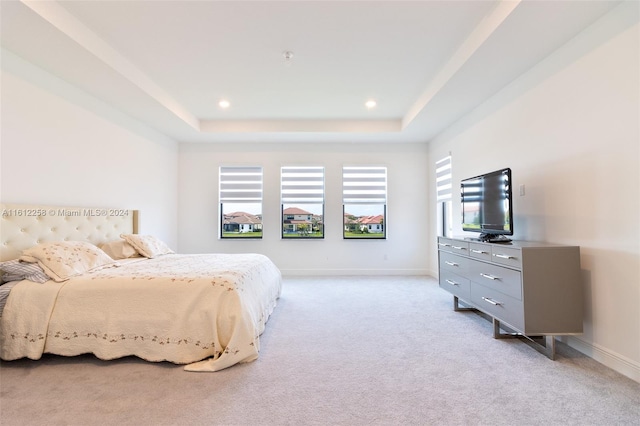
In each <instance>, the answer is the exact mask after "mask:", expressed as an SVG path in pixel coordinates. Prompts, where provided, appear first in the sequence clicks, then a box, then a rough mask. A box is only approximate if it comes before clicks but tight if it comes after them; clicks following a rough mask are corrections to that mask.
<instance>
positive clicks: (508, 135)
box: [429, 2, 640, 381]
mask: <svg viewBox="0 0 640 426" xmlns="http://www.w3.org/2000/svg"><path fill="white" fill-rule="evenodd" d="M638 63H639V31H638V3H637V2H628V3H627V4H623V5H622V6H620V7H618V8H616V9H614V10H613V11H612V12H611V13H610V14H608V15H607V16H605V17H604V18H603V19H601V20H600V21H598V22H596V23H595V24H594V25H593V26H592V27H590V28H589V29H587V30H586V31H585V32H583V33H582V34H580V35H579V36H578V37H576V38H575V39H574V40H572V41H571V42H569V43H568V44H567V45H565V46H564V47H562V48H561V49H559V50H558V51H556V52H555V53H554V54H552V55H551V56H550V57H548V58H547V59H546V60H544V61H543V62H541V63H540V64H538V65H537V66H536V67H535V68H533V69H531V70H530V71H529V72H527V73H526V74H525V75H523V76H522V77H520V78H519V79H517V80H516V81H514V82H513V83H512V84H511V85H509V86H508V87H507V88H505V89H504V90H502V91H501V92H499V93H498V94H496V95H495V96H494V97H493V98H492V99H490V100H489V101H487V102H486V103H484V104H483V105H481V106H480V107H478V108H477V109H476V110H475V111H473V112H472V113H471V114H469V115H468V116H467V117H465V118H464V119H463V120H461V121H459V122H458V123H457V124H455V125H454V126H452V127H451V128H450V129H448V130H447V131H446V132H445V133H443V134H441V135H440V136H439V137H437V138H436V140H434V141H432V142H431V144H430V148H429V154H430V155H429V156H430V158H431V159H434V160H435V159H438V158H441V157H443V156H445V155H446V154H447V153H448V152H451V153H452V161H453V179H454V185H458V184H459V181H460V180H461V179H463V178H466V177H471V176H474V175H477V174H480V173H483V172H488V171H492V170H495V169H498V168H501V167H511V168H512V170H513V184H514V186H513V187H514V195H515V205H514V213H515V217H514V227H515V237H516V238H517V239H525V240H536V241H550V242H555V243H561V244H571V245H579V246H580V247H581V264H582V276H583V279H584V289H585V300H584V306H585V318H584V334H583V335H581V336H579V337H577V338H570V339H568V340H569V343H570V344H571V345H573V346H574V347H576V348H578V349H580V350H581V351H583V352H585V353H587V354H588V355H591V356H593V357H594V358H596V359H598V360H600V361H601V362H603V363H605V364H607V365H610V366H612V367H613V368H615V369H617V370H618V371H621V372H623V373H624V374H627V375H629V376H630V377H633V378H634V379H635V380H638V381H640V260H639V259H640V248H639V245H640V216H639V212H640V206H639V198H640V174H639V172H638V169H639V159H640V152H639V145H640V132H639V129H640V121H639V120H640V107H639V104H640V100H639V94H640V86H639V75H640V68H639V65H638ZM431 179H434V176H431ZM520 185H525V195H524V196H519V195H518V193H519V186H520ZM431 202H432V203H433V202H434V200H433V196H431ZM430 211H432V209H430ZM453 214H454V218H458V217H460V205H459V203H456V202H454V213H453ZM432 217H435V216H432ZM454 234H457V235H462V234H463V233H462V231H461V227H460V224H459V223H457V221H456V223H455V228H454ZM434 235H435V229H434V228H433V226H432V229H431V236H432V238H431V241H432V243H433V241H434V238H435V237H434ZM434 247H435V244H431V245H430V247H429V248H430V249H432V251H431V253H430V256H429V259H430V268H432V269H435V268H436V254H435V252H434V250H433V248H434Z"/></svg>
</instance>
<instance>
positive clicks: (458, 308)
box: [453, 296, 476, 312]
mask: <svg viewBox="0 0 640 426" xmlns="http://www.w3.org/2000/svg"><path fill="white" fill-rule="evenodd" d="M453 310H454V311H456V312H459V311H475V310H476V309H475V308H467V307H462V306H460V302H459V300H458V296H453Z"/></svg>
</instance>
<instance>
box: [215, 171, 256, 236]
mask: <svg viewBox="0 0 640 426" xmlns="http://www.w3.org/2000/svg"><path fill="white" fill-rule="evenodd" d="M219 198H220V238H262V167H259V166H255V167H252V166H241V167H227V166H224V167H220V195H219Z"/></svg>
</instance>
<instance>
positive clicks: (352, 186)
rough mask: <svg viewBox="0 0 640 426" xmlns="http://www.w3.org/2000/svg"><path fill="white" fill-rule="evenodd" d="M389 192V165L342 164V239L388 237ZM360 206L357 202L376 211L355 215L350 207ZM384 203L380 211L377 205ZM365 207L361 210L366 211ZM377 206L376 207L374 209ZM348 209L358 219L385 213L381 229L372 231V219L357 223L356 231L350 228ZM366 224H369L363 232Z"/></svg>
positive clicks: (380, 238) (378, 238) (377, 238)
mask: <svg viewBox="0 0 640 426" xmlns="http://www.w3.org/2000/svg"><path fill="white" fill-rule="evenodd" d="M387 196H388V168H387V167H386V166H374V165H356V166H343V167H342V239H343V240H386V239H387V229H388V215H387ZM350 206H351V207H352V208H351V209H352V210H353V209H357V208H356V206H360V207H363V208H364V209H370V210H371V213H377V214H375V215H366V214H360V215H353V214H352V213H353V212H349V211H348V210H349V209H350ZM375 206H381V207H380V208H381V209H382V212H381V214H380V212H378V211H377V207H375ZM364 209H362V210H361V211H364ZM373 210H376V211H373ZM347 213H351V216H353V217H357V218H358V221H362V220H363V218H364V220H366V218H369V217H372V218H374V219H375V218H376V217H377V216H382V218H381V221H380V222H379V224H380V225H381V227H382V230H381V232H369V226H368V225H369V224H370V223H364V224H363V223H362V222H360V224H359V225H358V227H359V228H360V229H359V230H358V231H357V233H354V231H352V230H351V228H352V226H351V224H347ZM364 226H366V227H367V230H366V232H364V231H365V230H364Z"/></svg>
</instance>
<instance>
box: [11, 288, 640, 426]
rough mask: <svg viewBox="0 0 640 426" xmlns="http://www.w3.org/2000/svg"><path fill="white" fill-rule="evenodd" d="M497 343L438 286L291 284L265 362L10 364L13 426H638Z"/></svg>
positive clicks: (581, 370)
mask: <svg viewBox="0 0 640 426" xmlns="http://www.w3.org/2000/svg"><path fill="white" fill-rule="evenodd" d="M557 350H558V356H557V360H556V361H551V360H549V359H548V358H546V357H545V356H544V355H542V354H540V353H538V352H536V351H535V350H533V349H532V348H531V347H529V346H528V345H526V344H524V343H523V342H521V341H519V340H517V339H513V340H511V339H507V340H503V339H501V340H496V339H493V337H492V326H491V323H490V322H488V321H487V320H486V319H485V318H483V317H481V316H480V315H478V314H476V313H473V312H454V311H453V310H452V297H451V295H449V294H448V293H446V292H445V291H443V290H441V289H440V288H439V287H438V284H437V282H436V281H435V280H434V279H432V278H428V277H326V278H325V277H323V278H308V277H301V278H285V280H284V289H283V294H282V297H281V299H280V300H279V303H278V306H277V307H276V310H275V311H274V313H273V315H272V317H271V319H270V320H269V323H268V324H267V329H266V331H265V333H264V334H263V335H262V338H261V351H260V357H259V359H258V360H257V361H255V362H252V363H248V364H242V365H237V366H234V367H231V368H228V369H226V370H223V371H220V372H216V373H189V372H185V371H183V369H182V367H181V366H176V365H172V364H168V363H148V362H145V361H142V360H139V359H136V358H132V357H129V358H124V359H119V360H114V361H100V360H98V359H96V358H95V357H93V356H90V355H86V356H80V357H73V358H65V357H58V356H45V357H44V358H43V359H41V360H39V361H29V360H19V361H13V362H3V363H2V364H1V371H0V404H1V405H0V410H1V411H0V423H1V424H2V425H3V426H9V425H45V424H46V425H561V424H562V425H638V424H640V384H639V383H637V382H634V381H633V380H631V379H629V378H626V377H624V376H622V375H620V374H618V373H616V372H614V371H613V370H611V369H609V368H606V367H604V366H603V365H601V364H599V363H597V362H596V361H594V360H593V359H591V358H588V357H586V356H585V355H582V354H581V353H579V352H577V351H575V350H573V349H571V348H569V347H567V346H566V345H564V344H561V343H559V344H558V348H557Z"/></svg>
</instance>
